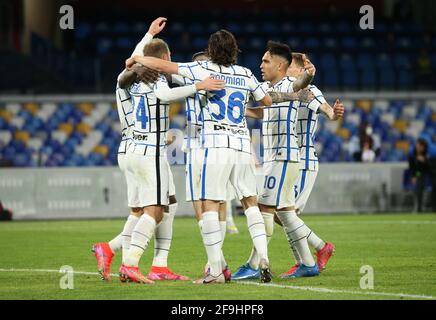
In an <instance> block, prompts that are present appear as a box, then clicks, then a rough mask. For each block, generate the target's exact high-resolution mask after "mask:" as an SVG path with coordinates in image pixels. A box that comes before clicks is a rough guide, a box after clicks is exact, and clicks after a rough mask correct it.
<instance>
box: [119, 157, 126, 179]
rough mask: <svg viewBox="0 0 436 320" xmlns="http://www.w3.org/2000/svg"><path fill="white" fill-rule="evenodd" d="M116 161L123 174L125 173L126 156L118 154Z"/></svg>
mask: <svg viewBox="0 0 436 320" xmlns="http://www.w3.org/2000/svg"><path fill="white" fill-rule="evenodd" d="M117 160H118V167H119V168H120V170H121V171H122V172H123V173H124V174H125V173H126V154H125V153H118V157H117Z"/></svg>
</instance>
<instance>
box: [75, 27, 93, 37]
mask: <svg viewBox="0 0 436 320" xmlns="http://www.w3.org/2000/svg"><path fill="white" fill-rule="evenodd" d="M91 32H92V25H91V24H89V23H78V24H77V25H76V29H75V32H74V35H75V37H76V39H78V40H84V39H86V38H87V37H88V36H90V34H91Z"/></svg>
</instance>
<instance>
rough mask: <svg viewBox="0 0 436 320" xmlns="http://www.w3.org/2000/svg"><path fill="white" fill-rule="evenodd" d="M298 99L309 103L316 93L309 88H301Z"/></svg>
mask: <svg viewBox="0 0 436 320" xmlns="http://www.w3.org/2000/svg"><path fill="white" fill-rule="evenodd" d="M297 95H298V100H299V101H301V102H303V103H309V102H311V101H312V100H313V99H315V95H314V94H313V93H312V91H310V90H309V89H301V90H300V91H298V92H297Z"/></svg>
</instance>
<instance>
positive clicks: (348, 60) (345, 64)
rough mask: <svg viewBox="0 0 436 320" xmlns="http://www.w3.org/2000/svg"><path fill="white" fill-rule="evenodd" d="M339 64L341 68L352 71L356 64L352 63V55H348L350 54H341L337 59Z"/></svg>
mask: <svg viewBox="0 0 436 320" xmlns="http://www.w3.org/2000/svg"><path fill="white" fill-rule="evenodd" d="M339 65H340V67H341V69H343V70H347V71H351V70H353V71H354V70H355V69H356V66H355V64H354V59H353V57H352V55H350V54H343V55H341V57H340V59H339Z"/></svg>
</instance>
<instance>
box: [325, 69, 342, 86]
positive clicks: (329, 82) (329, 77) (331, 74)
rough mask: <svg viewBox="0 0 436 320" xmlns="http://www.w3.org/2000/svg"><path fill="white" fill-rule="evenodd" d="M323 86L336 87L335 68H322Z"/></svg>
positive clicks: (336, 72)
mask: <svg viewBox="0 0 436 320" xmlns="http://www.w3.org/2000/svg"><path fill="white" fill-rule="evenodd" d="M322 77H323V85H324V86H326V87H328V88H334V87H337V86H338V84H339V79H338V71H337V69H336V68H323V70H322Z"/></svg>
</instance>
